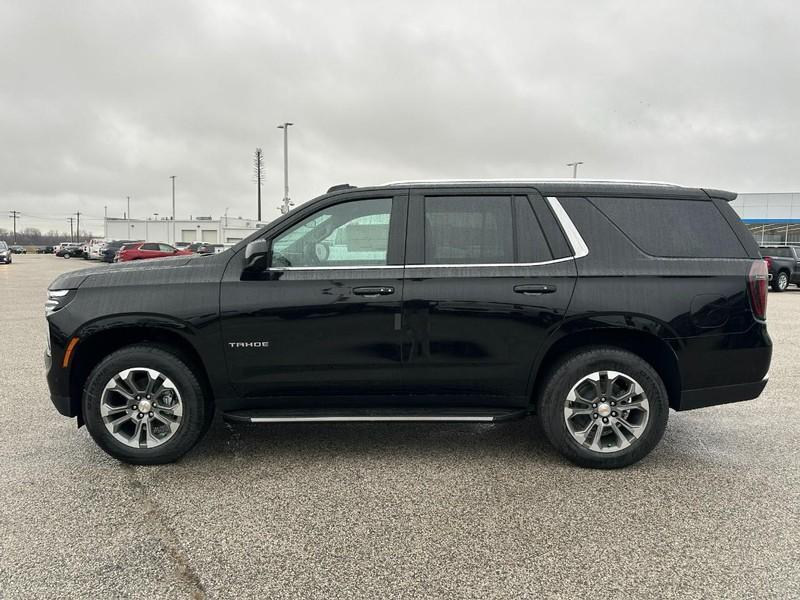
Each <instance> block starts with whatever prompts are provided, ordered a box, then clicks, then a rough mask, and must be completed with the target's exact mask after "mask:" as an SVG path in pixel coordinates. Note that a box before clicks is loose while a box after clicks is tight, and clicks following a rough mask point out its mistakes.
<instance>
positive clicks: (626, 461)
mask: <svg viewBox="0 0 800 600" xmlns="http://www.w3.org/2000/svg"><path fill="white" fill-rule="evenodd" d="M538 416H539V421H540V423H541V425H542V428H543V429H544V433H545V435H546V436H547V438H548V439H549V440H550V443H551V444H552V445H553V446H554V447H555V448H556V450H558V451H559V452H560V453H561V454H562V455H564V456H565V457H566V458H568V459H569V460H570V461H572V462H574V463H576V464H578V465H580V466H583V467H591V468H597V469H614V468H619V467H625V466H628V465H631V464H633V463H635V462H637V461H639V460H640V459H642V458H643V457H645V456H646V455H647V454H648V453H649V452H650V451H651V450H652V449H653V448H655V446H656V445H657V444H658V442H659V441H660V440H661V437H662V436H663V435H664V430H665V429H666V426H667V418H668V416H669V400H668V397H667V391H666V388H665V387H664V383H663V382H662V381H661V378H660V377H659V376H658V373H656V371H655V369H653V367H652V366H651V365H650V364H649V363H647V362H646V361H644V360H642V359H641V358H640V357H639V356H637V355H635V354H633V353H631V352H627V351H625V350H621V349H618V348H613V347H607V346H598V347H594V348H590V349H587V350H582V351H578V352H576V353H573V354H571V355H568V356H567V357H565V358H564V359H563V360H562V361H561V362H560V363H559V364H558V365H557V366H556V368H555V369H554V370H553V372H552V375H551V376H550V377H549V378H548V380H547V382H546V383H545V385H544V388H543V391H542V395H541V398H540V401H539V407H538Z"/></svg>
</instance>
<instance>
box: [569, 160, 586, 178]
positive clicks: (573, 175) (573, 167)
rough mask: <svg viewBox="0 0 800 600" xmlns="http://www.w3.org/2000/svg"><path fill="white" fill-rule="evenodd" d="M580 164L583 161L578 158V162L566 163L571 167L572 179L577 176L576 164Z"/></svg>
mask: <svg viewBox="0 0 800 600" xmlns="http://www.w3.org/2000/svg"><path fill="white" fill-rule="evenodd" d="M582 164H583V161H580V160H579V161H578V162H571V163H567V166H568V167H572V178H573V179H577V178H578V165H582Z"/></svg>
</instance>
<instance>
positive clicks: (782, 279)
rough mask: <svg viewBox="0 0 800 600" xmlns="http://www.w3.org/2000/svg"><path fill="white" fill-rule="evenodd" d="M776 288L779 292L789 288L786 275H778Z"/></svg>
mask: <svg viewBox="0 0 800 600" xmlns="http://www.w3.org/2000/svg"><path fill="white" fill-rule="evenodd" d="M778 287H779V288H780V289H781V290H785V289H786V288H787V287H789V277H788V276H787V275H786V273H781V274H780V275H778Z"/></svg>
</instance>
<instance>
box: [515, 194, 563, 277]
mask: <svg viewBox="0 0 800 600" xmlns="http://www.w3.org/2000/svg"><path fill="white" fill-rule="evenodd" d="M514 210H515V211H516V213H515V214H516V222H517V260H518V262H521V263H535V262H545V261H548V260H552V258H553V254H552V253H551V252H550V247H549V246H548V245H547V240H546V239H545V238H544V233H543V232H542V226H541V225H540V224H539V220H538V219H537V218H536V214H534V212H533V207H532V206H531V204H530V202H529V201H528V198H527V197H526V196H517V197H515V198H514Z"/></svg>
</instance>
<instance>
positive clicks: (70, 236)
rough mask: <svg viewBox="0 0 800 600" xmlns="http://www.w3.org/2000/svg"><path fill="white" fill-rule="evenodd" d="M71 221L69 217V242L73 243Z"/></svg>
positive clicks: (73, 234)
mask: <svg viewBox="0 0 800 600" xmlns="http://www.w3.org/2000/svg"><path fill="white" fill-rule="evenodd" d="M72 221H73V218H72V217H70V218H69V241H70V242H74V241H75V233H74V232H73V231H72Z"/></svg>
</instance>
